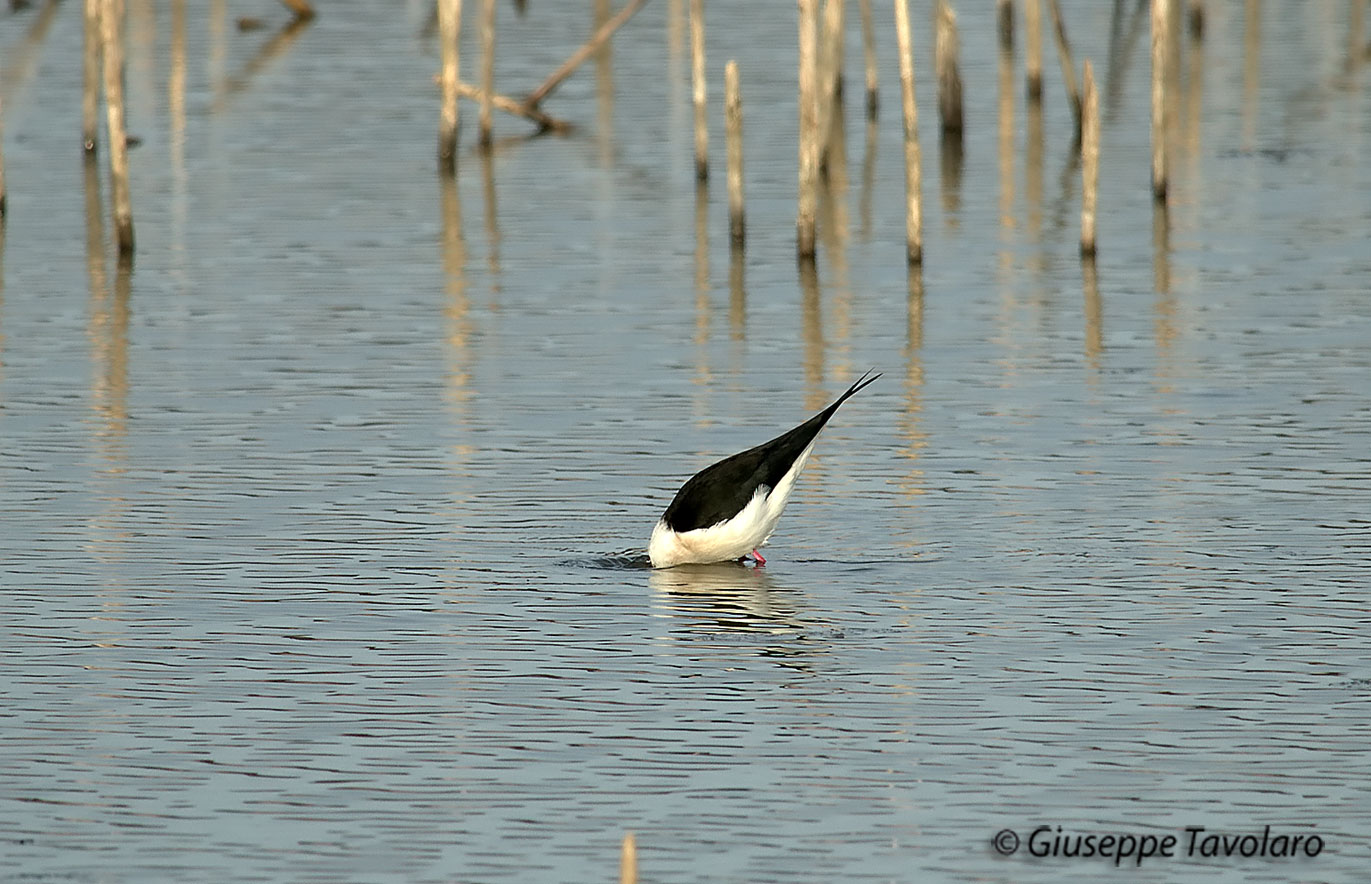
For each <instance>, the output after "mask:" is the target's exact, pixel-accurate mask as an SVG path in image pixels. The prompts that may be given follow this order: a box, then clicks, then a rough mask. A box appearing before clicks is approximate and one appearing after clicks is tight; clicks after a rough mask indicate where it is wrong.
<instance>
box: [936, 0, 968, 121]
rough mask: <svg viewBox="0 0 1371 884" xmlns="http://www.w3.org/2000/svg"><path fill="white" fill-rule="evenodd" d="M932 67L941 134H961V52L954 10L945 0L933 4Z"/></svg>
mask: <svg viewBox="0 0 1371 884" xmlns="http://www.w3.org/2000/svg"><path fill="white" fill-rule="evenodd" d="M933 24H934V29H935V32H936V35H937V36H936V37H935V39H934V42H933V56H934V58H933V67H934V68H935V69H936V70H937V72H938V117H939V118H940V119H941V120H942V124H943V133H944V134H946V135H960V134H962V75H961V72H960V71H959V70H958V62H957V57H958V55H959V53H960V47H959V45H958V44H959V41H958V39H957V13H955V12H953V11H952V6H951V4H949V3H948V2H947V0H937V2H936V3H934V4H933Z"/></svg>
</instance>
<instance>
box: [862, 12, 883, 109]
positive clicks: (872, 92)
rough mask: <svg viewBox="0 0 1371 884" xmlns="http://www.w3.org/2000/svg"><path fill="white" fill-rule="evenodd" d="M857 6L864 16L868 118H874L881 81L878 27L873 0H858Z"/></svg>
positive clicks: (863, 54)
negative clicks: (875, 20) (872, 13)
mask: <svg viewBox="0 0 1371 884" xmlns="http://www.w3.org/2000/svg"><path fill="white" fill-rule="evenodd" d="M857 8H858V11H859V12H860V13H861V17H862V56H863V58H864V60H865V61H866V118H867V119H868V120H874V119H876V111H877V107H878V104H879V97H878V95H877V87H878V86H879V85H880V83H879V78H878V76H877V71H876V28H875V26H874V25H873V24H872V22H871V0H857Z"/></svg>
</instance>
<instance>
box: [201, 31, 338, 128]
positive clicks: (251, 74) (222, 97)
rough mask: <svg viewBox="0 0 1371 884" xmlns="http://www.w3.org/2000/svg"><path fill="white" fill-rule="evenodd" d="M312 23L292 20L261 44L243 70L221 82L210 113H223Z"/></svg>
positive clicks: (211, 104)
mask: <svg viewBox="0 0 1371 884" xmlns="http://www.w3.org/2000/svg"><path fill="white" fill-rule="evenodd" d="M211 21H213V19H211ZM313 21H314V19H312V18H292V19H291V20H290V21H288V22H286V23H285V25H283V26H282V27H281V29H280V30H279V31H277V32H276V33H275V34H274V35H273V36H272V37H271V39H269V40H267V42H265V43H263V44H262V46H261V48H260V49H258V50H257V52H256V54H255V55H253V56H252V58H250V59H248V61H247V64H245V65H243V69H242V70H241V71H240V72H239V73H237V74H235V75H233V76H230V77H227V78H226V79H224V80H223V82H222V85H221V86H220V88H219V89H218V90H217V94H216V95H215V97H214V101H213V102H211V103H210V112H211V113H219V112H221V111H223V110H224V109H225V108H226V107H228V105H229V102H230V100H231V99H233V98H234V97H235V96H236V95H237V94H238V93H240V92H243V91H245V90H246V89H248V88H250V87H251V86H252V84H253V81H254V80H256V79H257V75H258V74H260V73H261V72H262V71H264V70H265V69H266V68H267V67H268V66H269V65H270V64H271V63H272V62H273V61H275V60H276V59H277V58H279V57H281V56H282V55H284V54H285V53H286V52H287V51H288V50H289V49H290V47H291V46H293V45H295V41H296V40H298V39H300V35H301V34H303V33H304V32H305V29H306V28H308V27H309V26H310V24H311V23H312V22H313ZM218 27H219V28H221V29H222V27H223V22H222V21H220V22H218Z"/></svg>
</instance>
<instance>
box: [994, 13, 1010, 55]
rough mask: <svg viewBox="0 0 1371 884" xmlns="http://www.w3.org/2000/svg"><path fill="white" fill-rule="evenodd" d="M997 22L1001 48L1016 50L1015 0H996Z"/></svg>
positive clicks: (1007, 50)
mask: <svg viewBox="0 0 1371 884" xmlns="http://www.w3.org/2000/svg"><path fill="white" fill-rule="evenodd" d="M995 24H996V29H997V30H998V31H999V34H1000V48H1001V49H1003V50H1004V51H1005V52H1013V51H1014V0H995Z"/></svg>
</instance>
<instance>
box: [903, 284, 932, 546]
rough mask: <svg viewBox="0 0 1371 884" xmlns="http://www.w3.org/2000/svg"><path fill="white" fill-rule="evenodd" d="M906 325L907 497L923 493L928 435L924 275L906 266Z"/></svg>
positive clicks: (905, 443)
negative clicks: (923, 460)
mask: <svg viewBox="0 0 1371 884" xmlns="http://www.w3.org/2000/svg"><path fill="white" fill-rule="evenodd" d="M906 285H907V292H906V302H905V311H906V317H905V322H906V327H905V354H904V358H905V374H904V402H903V408H902V410H901V413H900V421H899V431H900V438H901V439H902V440H903V443H904V444H903V445H902V446H901V447H900V449H899V455H900V457H902V458H904V459H905V460H907V461H908V462H909V464H908V467H907V468H906V469H905V471H904V474H903V478H902V480H901V482H900V489H901V491H903V492H904V494H905V495H906V496H908V497H915V496H918V495H921V494H923V493H924V492H925V490H926V489H925V487H924V471H923V469H922V467H921V466H920V465H919V461H920V459H921V458H922V457H923V452H924V449H925V448H927V447H928V434H927V433H926V432H924V430H923V410H924V401H923V399H924V363H923V346H924V277H923V271H922V269H920V268H919V267H910V268H909V274H908V276H907V277H906ZM912 543H913V541H911V544H912Z"/></svg>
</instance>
